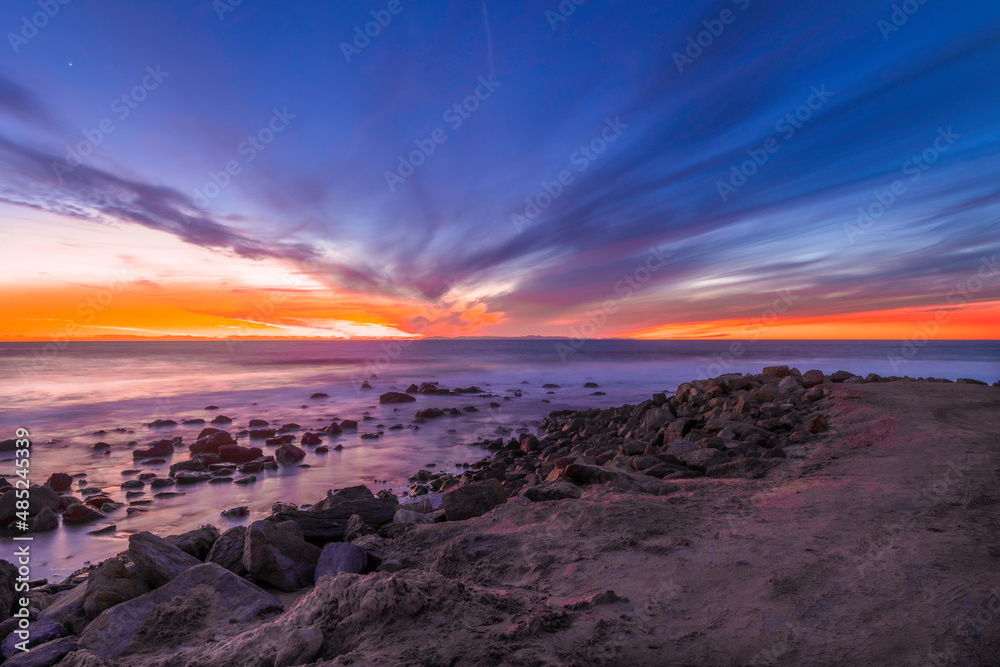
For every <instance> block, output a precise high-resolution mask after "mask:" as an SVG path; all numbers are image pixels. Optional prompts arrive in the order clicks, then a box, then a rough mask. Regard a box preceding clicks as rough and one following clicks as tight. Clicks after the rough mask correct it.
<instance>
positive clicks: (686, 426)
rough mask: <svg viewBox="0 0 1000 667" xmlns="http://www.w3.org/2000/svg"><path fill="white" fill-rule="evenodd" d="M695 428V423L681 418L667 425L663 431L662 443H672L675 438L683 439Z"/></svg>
mask: <svg viewBox="0 0 1000 667" xmlns="http://www.w3.org/2000/svg"><path fill="white" fill-rule="evenodd" d="M694 426H695V421H694V420H693V419H690V418H687V417H681V418H679V419H675V420H674V421H672V422H670V423H669V424H667V426H666V428H664V430H663V442H673V441H674V440H676V439H677V438H683V437H684V436H686V435H687V434H688V433H690V432H691V429H693V428H694Z"/></svg>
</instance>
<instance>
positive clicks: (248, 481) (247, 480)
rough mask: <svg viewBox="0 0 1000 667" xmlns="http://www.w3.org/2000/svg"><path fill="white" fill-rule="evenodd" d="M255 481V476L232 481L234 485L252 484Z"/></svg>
mask: <svg viewBox="0 0 1000 667" xmlns="http://www.w3.org/2000/svg"><path fill="white" fill-rule="evenodd" d="M256 481H257V475H247V476H246V477H240V478H239V479H237V480H234V483H235V484H253V483H254V482H256Z"/></svg>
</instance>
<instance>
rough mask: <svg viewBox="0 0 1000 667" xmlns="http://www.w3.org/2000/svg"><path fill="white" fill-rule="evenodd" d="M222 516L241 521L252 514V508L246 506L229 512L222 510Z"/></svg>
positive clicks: (233, 508)
mask: <svg viewBox="0 0 1000 667" xmlns="http://www.w3.org/2000/svg"><path fill="white" fill-rule="evenodd" d="M220 514H221V515H222V516H224V517H226V518H227V519H239V518H241V517H244V516H248V515H249V514H250V508H249V507H247V506H246V505H241V506H240V507H232V508H230V509H227V510H222V512H220Z"/></svg>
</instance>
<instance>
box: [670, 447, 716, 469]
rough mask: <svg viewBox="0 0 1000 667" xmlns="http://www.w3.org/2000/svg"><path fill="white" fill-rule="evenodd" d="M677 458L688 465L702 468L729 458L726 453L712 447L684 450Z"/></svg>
mask: <svg viewBox="0 0 1000 667" xmlns="http://www.w3.org/2000/svg"><path fill="white" fill-rule="evenodd" d="M677 458H679V459H680V460H681V461H683V462H684V463H686V464H688V465H693V466H699V467H701V468H707V467H708V466H711V465H716V464H719V463H724V462H725V461H727V460H728V459H727V458H726V455H725V454H723V453H722V452H720V451H719V450H718V449H714V448H712V447H706V448H704V449H695V450H692V451H688V452H684V453H682V454H679V455H678V456H677Z"/></svg>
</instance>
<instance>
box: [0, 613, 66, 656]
mask: <svg viewBox="0 0 1000 667" xmlns="http://www.w3.org/2000/svg"><path fill="white" fill-rule="evenodd" d="M27 634H28V637H27V638H26V639H27V642H28V648H29V649H32V650H33V647H35V646H38V645H39V644H44V643H45V642H49V641H52V640H53V639H58V638H59V637H62V636H63V635H65V634H66V630H65V628H63V626H62V625H60V624H59V623H56V622H55V621H53V620H50V619H42V618H40V619H38V620H37V621H35V622H33V623H29V624H28V627H27ZM23 641H25V638H24V637H22V636H21V635H20V634H19V633H18V632H17V631H15V632H12V633H11V634H9V635H7V637H6V638H5V639H4V640H3V643H2V644H0V655H3V657H4V658H7V659H10V658H12V657H14V656H15V655H17V654H18V653H23V651H21V650H20V649H18V648H17V646H15V645H16V644H18V643H20V642H23ZM4 664H5V665H6V664H8V663H6V662H5V663H4Z"/></svg>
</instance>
